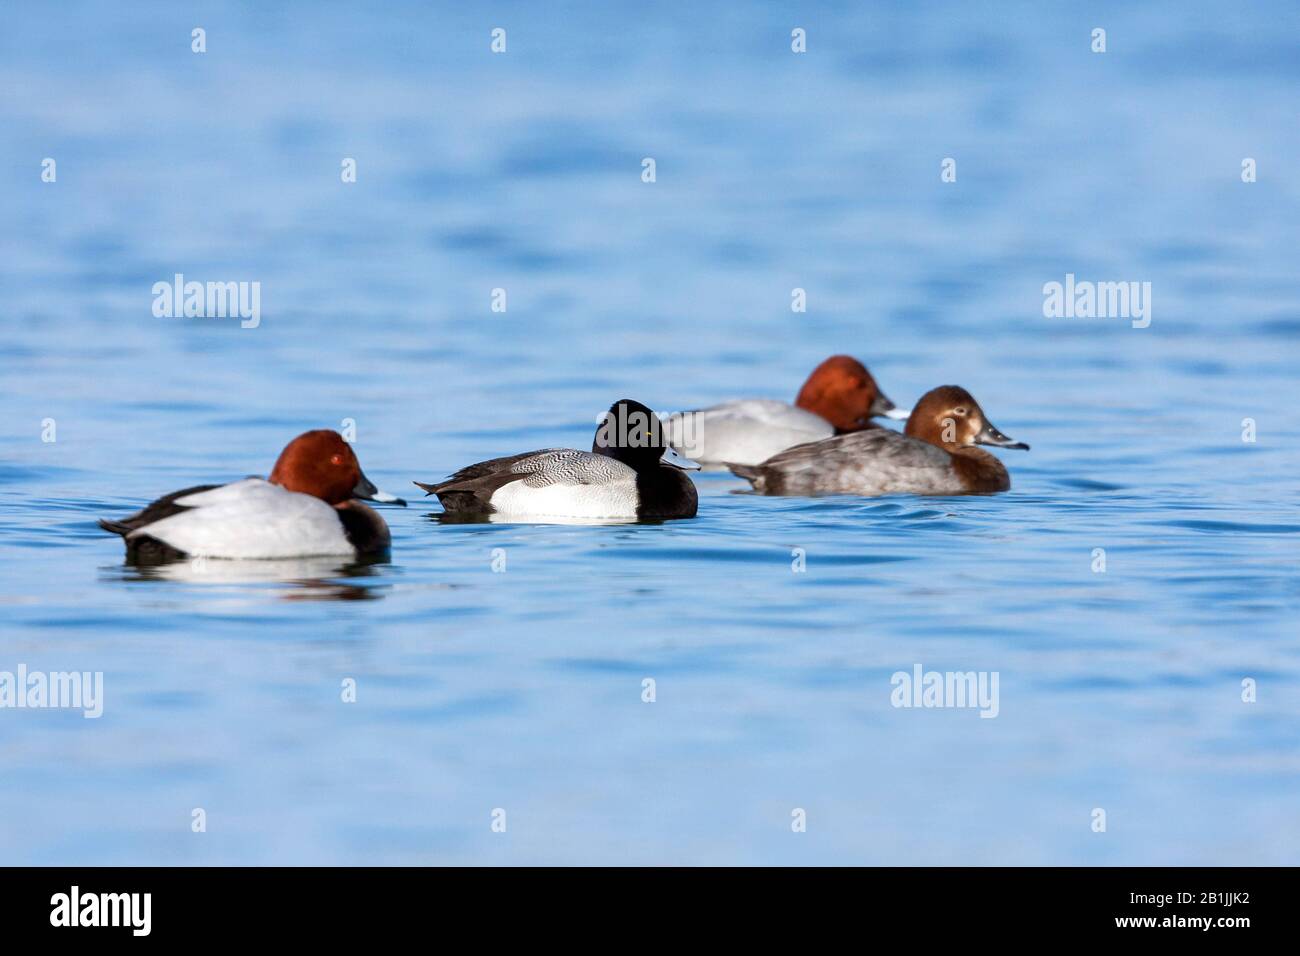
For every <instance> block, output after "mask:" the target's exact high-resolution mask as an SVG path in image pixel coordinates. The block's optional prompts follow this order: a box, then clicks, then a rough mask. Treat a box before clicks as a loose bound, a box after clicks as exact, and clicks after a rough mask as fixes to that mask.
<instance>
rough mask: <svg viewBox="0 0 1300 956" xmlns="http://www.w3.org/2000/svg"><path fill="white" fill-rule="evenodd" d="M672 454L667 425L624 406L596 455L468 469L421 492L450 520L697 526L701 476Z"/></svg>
mask: <svg viewBox="0 0 1300 956" xmlns="http://www.w3.org/2000/svg"><path fill="white" fill-rule="evenodd" d="M698 467H699V465H697V464H696V463H695V462H693V461H689V460H687V459H685V458H683V457H682V456H681V455H679V454H677V453H676V452H675V451H673V450H672V448H670V447H668V444H667V442H665V440H664V437H663V424H662V423H661V422H660V421H659V418H658V416H657V415H655V413H654V412H652V411H651V410H650V409H648V408H646V406H644V405H642V404H641V403H640V402H634V401H632V400H631V399H626V398H625V399H622V400H620V401H617V402H615V403H614V404H613V405H611V406H610V408H609V410H608V411H607V412H604V413H603V414H602V416H601V422H600V424H599V425H598V426H597V428H596V436H595V439H594V440H593V441H592V445H591V451H589V452H586V451H578V450H576V449H573V448H545V449H542V450H541V451H529V452H524V453H523V454H522V455H510V456H508V457H505V458H493V459H491V460H490V461H481V462H479V463H478V464H475V465H468V466H466V467H465V468H462V469H461V470H460V471H458V472H456V473H455V474H454V475H452V476H451V477H449V478H447V479H446V480H445V481H440V482H437V483H435V484H425V483H424V482H420V481H417V482H416V484H417V485H419V486H420V487H421V488H423V489H424V490H425V491H426V492H427V493H428V494H431V495H437V496H438V500H439V501H441V502H442V506H443V508H444V509H445V510H446V512H447V513H449V514H466V515H487V514H498V515H503V516H515V517H518V518H521V519H533V518H605V519H632V520H635V519H645V518H648V519H667V518H693V517H695V510H696V507H697V504H698V497H697V495H696V492H695V485H694V483H692V481H691V480H690V478H688V477H687V476H686V475H685V474H683V470H686V469H693V468H698Z"/></svg>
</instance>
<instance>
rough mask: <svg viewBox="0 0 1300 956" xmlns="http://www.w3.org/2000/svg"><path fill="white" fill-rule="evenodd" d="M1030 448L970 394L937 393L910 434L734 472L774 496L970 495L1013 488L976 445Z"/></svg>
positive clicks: (910, 425)
mask: <svg viewBox="0 0 1300 956" xmlns="http://www.w3.org/2000/svg"><path fill="white" fill-rule="evenodd" d="M976 445H992V446H994V447H997V448H1023V449H1025V450H1026V451H1027V450H1028V449H1029V446H1028V445H1026V444H1025V443H1024V442H1018V441H1013V440H1012V439H1010V438H1008V437H1007V436H1006V435H1004V434H1002V432H1000V431H998V430H997V429H996V428H994V427H993V424H992V423H991V422H990V421H989V420H988V419H987V418H985V417H984V410H983V409H982V408H980V406H979V403H978V402H976V401H975V399H974V398H972V397H971V394H970V392H968V391H966V389H964V388H959V387H958V386H956V385H943V386H940V387H939V388H936V389H932V390H931V391H929V392H926V393H925V395H924V396H922V398H921V400H920V401H919V402H917V403H916V408H915V409H914V410H913V411H912V414H911V417H909V418H908V420H907V427H906V428H905V429H904V431H903V434H899V433H898V432H893V431H888V430H886V429H883V428H877V429H872V430H870V431H860V432H854V433H852V434H849V435H836V436H835V437H834V438H827V439H824V440H823V441H818V442H811V443H809V444H806V445H797V446H795V447H794V448H789V449H787V450H785V451H783V452H781V453H780V454H778V455H774V456H773V457H771V458H769V459H768V460H767V461H765V462H763V463H762V464H760V465H734V466H733V467H732V469H731V470H732V471H734V472H735V473H736V474H737V475H739V476H740V477H742V478H745V479H746V480H748V481H749V482H750V483H751V484H753V486H754V489H755V490H756V491H760V492H762V493H763V494H768V495H889V494H913V495H966V494H987V493H990V492H995V491H1007V490H1008V489H1010V487H1011V477H1010V476H1009V475H1008V474H1007V469H1006V466H1004V465H1003V464H1002V462H1000V461H998V459H996V458H995V457H993V456H992V455H990V454H989V453H988V452H986V451H984V450H983V449H982V448H976V447H975V446H976Z"/></svg>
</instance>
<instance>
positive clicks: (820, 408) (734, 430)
mask: <svg viewBox="0 0 1300 956" xmlns="http://www.w3.org/2000/svg"><path fill="white" fill-rule="evenodd" d="M877 415H884V416H887V417H890V418H906V417H907V412H906V411H902V410H899V409H897V408H896V407H895V406H894V403H893V402H891V401H890V400H889V399H888V398H886V397H885V395H884V393H883V392H881V391H880V388H879V386H877V385H876V380H875V379H874V378H872V377H871V373H870V372H868V371H867V369H866V366H864V365H863V364H862V363H861V362H859V361H858V360H857V359H855V358H851V357H849V356H847V355H833V356H831V357H830V358H828V359H827V360H826V361H824V362H822V363H821V364H820V365H818V366H817V367H816V368H815V369H813V372H812V374H811V375H809V376H808V381H806V382H804V384H803V388H801V389H800V390H799V395H798V397H797V398H796V399H795V402H794V404H793V405H790V404H788V403H786V402H779V401H776V400H775V399H766V398H750V399H740V400H738V401H733V402H723V403H722V404H721V405H713V406H710V407H709V408H701V409H699V410H698V411H693V412H681V413H679V414H677V415H672V416H670V417H669V419H668V421H667V422H666V423H665V428H666V429H667V433H668V441H669V443H670V444H671V445H672V446H673V447H674V448H676V449H677V450H678V451H680V452H681V453H682V454H683V455H686V456H687V457H689V458H692V459H694V460H695V461H698V462H699V463H700V464H701V465H702V466H704V467H705V468H710V469H714V468H725V467H727V464H728V463H730V464H738V465H757V464H758V463H759V462H762V461H766V460H767V459H768V458H771V457H772V456H773V455H775V454H776V453H777V452H779V451H783V450H785V449H786V448H789V447H791V446H792V445H799V444H802V443H804V442H810V441H820V440H821V439H823V438H830V437H831V436H832V435H842V434H847V433H849V432H856V431H861V430H862V429H865V428H874V427H877V426H875V425H873V424H872V422H871V419H872V417H874V416H877Z"/></svg>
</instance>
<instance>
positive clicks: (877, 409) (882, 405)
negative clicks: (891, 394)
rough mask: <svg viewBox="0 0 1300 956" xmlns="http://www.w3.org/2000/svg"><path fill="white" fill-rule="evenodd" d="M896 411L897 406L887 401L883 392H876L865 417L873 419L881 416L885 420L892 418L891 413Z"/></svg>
mask: <svg viewBox="0 0 1300 956" xmlns="http://www.w3.org/2000/svg"><path fill="white" fill-rule="evenodd" d="M896 411H898V406H897V405H895V404H894V403H893V402H891V401H890V400H889V398H888V397H887V396H886V395H885V393H884V392H876V397H875V399H874V400H873V401H872V402H871V407H870V408H869V409H867V417H868V418H875V417H876V416H878V415H883V416H885V417H886V418H893V417H894V416H893V415H892V414H891V413H892V412H896Z"/></svg>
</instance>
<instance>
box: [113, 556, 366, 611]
mask: <svg viewBox="0 0 1300 956" xmlns="http://www.w3.org/2000/svg"><path fill="white" fill-rule="evenodd" d="M388 563H389V558H388V556H387V555H385V556H382V557H371V558H367V559H360V558H357V559H344V558H339V557H337V556H334V557H305V558H282V559H275V560H259V561H242V560H234V559H229V558H190V559H188V560H185V561H173V562H170V563H167V564H152V565H133V564H123V565H120V566H117V567H114V568H112V569H105V570H106V571H108V572H109V573H110V574H115V575H116V576H117V577H118V579H119V580H122V581H171V582H177V583H183V584H199V585H249V584H251V585H259V584H283V585H286V586H287V587H286V588H285V589H284V590H283V591H281V592H279V593H277V594H276V595H275V596H277V597H279V598H280V599H282V600H285V601H366V600H375V599H378V598H381V597H383V596H384V593H383V589H382V588H380V587H378V586H377V585H378V582H377V581H376V582H375V583H371V584H361V583H357V582H356V581H354V580H340V579H342V578H349V579H351V578H365V577H377V576H378V574H379V572H378V570H377V567H376V566H377V565H382V564H388Z"/></svg>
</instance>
